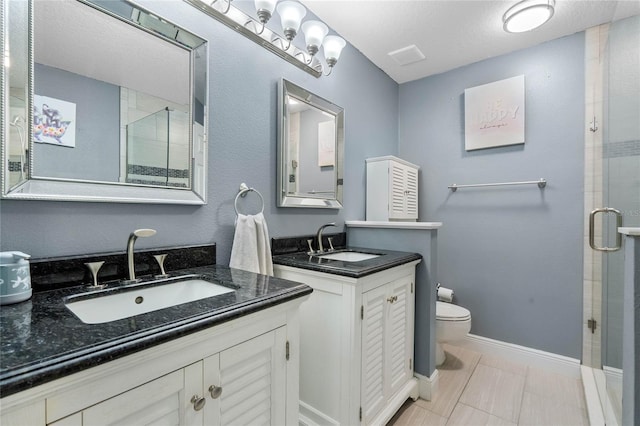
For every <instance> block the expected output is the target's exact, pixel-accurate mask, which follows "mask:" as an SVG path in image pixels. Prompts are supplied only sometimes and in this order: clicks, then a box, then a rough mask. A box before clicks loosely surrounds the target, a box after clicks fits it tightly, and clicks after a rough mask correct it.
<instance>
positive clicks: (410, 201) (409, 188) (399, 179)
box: [389, 161, 418, 219]
mask: <svg viewBox="0 0 640 426" xmlns="http://www.w3.org/2000/svg"><path fill="white" fill-rule="evenodd" d="M417 218H418V169H416V168H413V167H409V166H407V165H405V164H401V163H399V162H396V161H390V162H389V219H417Z"/></svg>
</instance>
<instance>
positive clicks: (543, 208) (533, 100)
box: [398, 33, 584, 358]
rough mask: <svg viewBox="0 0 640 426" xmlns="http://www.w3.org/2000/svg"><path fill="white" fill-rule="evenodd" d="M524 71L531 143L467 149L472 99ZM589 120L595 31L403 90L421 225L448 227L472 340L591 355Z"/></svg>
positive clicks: (441, 243) (404, 137)
mask: <svg viewBox="0 0 640 426" xmlns="http://www.w3.org/2000/svg"><path fill="white" fill-rule="evenodd" d="M520 74H524V75H525V98H526V99H525V103H526V105H525V108H526V116H525V117H526V118H525V120H526V125H525V128H526V129H525V132H526V133H525V140H526V143H525V144H524V145H516V146H511V147H502V148H493V149H486V150H480V151H471V152H466V151H465V149H464V90H465V89H466V88H469V87H474V86H478V85H481V84H486V83H490V82H493V81H497V80H501V79H505V78H509V77H513V76H516V75H520ZM583 121H584V33H579V34H575V35H572V36H569V37H565V38H561V39H558V40H554V41H551V42H548V43H545V44H542V45H539V46H536V47H533V48H529V49H525V50H521V51H517V52H514V53H511V54H508V55H503V56H500V57H496V58H492V59H487V60H484V61H482V62H478V63H475V64H472V65H469V66H465V67H462V68H459V69H456V70H453V71H450V72H447V73H444V74H440V75H436V76H432V77H428V78H425V79H422V80H419V81H415V82H410V83H406V84H402V85H401V86H400V107H399V148H398V151H399V156H400V157H402V158H406V159H408V160H411V161H412V162H414V163H416V164H418V165H420V166H421V169H420V171H421V180H420V205H419V209H420V219H421V220H425V221H442V222H444V226H443V227H442V228H441V229H440V230H439V232H438V252H439V253H438V258H439V265H438V280H439V281H440V282H441V283H442V285H443V286H445V287H450V288H453V289H454V291H455V294H456V301H457V303H459V304H460V305H462V306H465V307H467V308H468V309H469V310H470V311H471V316H472V330H471V332H472V333H474V334H477V335H481V336H485V337H489V338H492V339H497V340H501V341H505V342H511V343H515V344H519V345H523V346H527V347H531V348H536V349H540V350H544V351H549V352H553V353H557V354H562V355H565V356H569V357H574V358H580V357H581V330H582V328H581V327H582V325H581V322H582V321H581V317H582V250H583V249H582V246H583V237H582V234H583V217H582V209H583V169H584V166H583V162H584V149H583V145H584V142H583V140H584V125H583ZM542 177H544V178H546V179H547V180H548V182H549V183H548V185H547V187H546V189H544V190H540V189H538V188H537V186H535V185H532V186H514V187H501V188H478V189H466V190H465V189H460V190H458V192H456V193H452V192H450V191H449V190H448V189H447V185H450V184H452V183H458V184H465V183H489V182H508V181H522V180H536V179H539V178H542ZM418 332H419V331H418Z"/></svg>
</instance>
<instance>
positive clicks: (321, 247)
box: [316, 222, 336, 254]
mask: <svg viewBox="0 0 640 426" xmlns="http://www.w3.org/2000/svg"><path fill="white" fill-rule="evenodd" d="M329 226H336V223H335V222H330V223H325V224H324V225H322V226H321V227H320V228H318V232H317V233H316V240H317V241H318V251H317V252H316V253H319V254H321V253H324V245H323V244H322V232H323V231H324V228H327V227H329ZM332 248H333V247H332Z"/></svg>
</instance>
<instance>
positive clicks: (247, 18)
mask: <svg viewBox="0 0 640 426" xmlns="http://www.w3.org/2000/svg"><path fill="white" fill-rule="evenodd" d="M184 1H185V2H186V3H189V4H190V5H192V6H194V7H196V8H197V9H198V10H200V11H201V12H204V13H206V14H207V15H209V16H211V17H213V18H215V19H217V20H218V21H220V22H222V23H223V24H225V25H227V26H228V27H230V28H231V29H233V30H234V31H236V32H238V33H240V34H243V35H244V36H246V37H247V38H249V39H251V40H253V41H254V42H256V43H258V44H259V45H261V46H262V47H264V48H265V49H267V50H269V51H271V52H273V53H275V54H276V55H278V56H280V57H281V58H283V59H285V60H286V61H288V62H290V63H292V64H294V65H296V66H298V67H299V68H302V69H303V70H305V71H307V72H308V73H309V74H311V75H313V76H315V77H320V76H321V75H323V74H324V73H323V71H324V68H325V67H323V66H322V64H321V63H320V61H319V60H317V59H316V58H317V54H318V52H319V50H320V48H321V47H322V48H323V49H324V58H325V60H326V62H327V67H326V68H328V69H329V72H328V73H326V74H324V75H329V74H331V72H332V71H333V67H334V66H335V65H336V63H337V62H338V58H340V54H341V53H342V49H343V48H344V47H345V46H346V44H347V43H346V42H345V41H344V39H342V38H341V37H338V36H336V35H331V36H327V34H328V33H329V28H328V27H327V26H326V25H325V24H324V23H322V22H320V21H316V20H310V21H307V22H304V23H303V22H302V20H303V19H304V17H305V16H306V14H307V9H305V7H304V6H303V5H301V4H300V3H298V2H297V1H292V0H285V1H279V0H254V6H255V15H253V16H252V14H247V13H245V12H243V11H242V10H240V9H239V8H238V7H236V6H233V5H232V4H231V3H232V1H233V0H184ZM274 10H275V11H277V13H278V15H279V16H280V23H281V24H282V32H283V34H284V36H282V35H278V34H277V33H276V32H274V31H272V30H270V29H269V28H267V26H266V25H267V23H268V22H269V20H270V19H271V17H272V16H273V13H274ZM256 16H257V19H256ZM301 27H302V32H303V33H304V38H305V48H306V51H305V50H302V49H299V48H298V47H296V46H295V44H294V43H293V41H294V39H295V38H296V36H297V34H298V30H300V28H301ZM283 40H286V41H283Z"/></svg>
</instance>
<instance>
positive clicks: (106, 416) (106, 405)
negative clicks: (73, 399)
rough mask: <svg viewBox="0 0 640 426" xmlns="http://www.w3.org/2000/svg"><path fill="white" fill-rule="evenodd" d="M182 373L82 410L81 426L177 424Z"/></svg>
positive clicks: (182, 384) (165, 377)
mask: <svg viewBox="0 0 640 426" xmlns="http://www.w3.org/2000/svg"><path fill="white" fill-rule="evenodd" d="M183 400H184V370H178V371H174V372H173V373H170V374H167V375H166V376H162V377H160V378H159V379H156V380H153V381H151V382H149V383H145V384H144V385H142V386H138V387H137V388H134V389H131V390H129V391H127V392H124V393H122V394H120V395H118V396H115V397H113V398H111V399H108V400H106V401H104V402H101V403H99V404H96V405H94V406H92V407H89V408H87V409H86V410H84V411H82V424H83V425H180V424H181V418H183V417H184V412H182V410H183V405H182V401H183Z"/></svg>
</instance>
